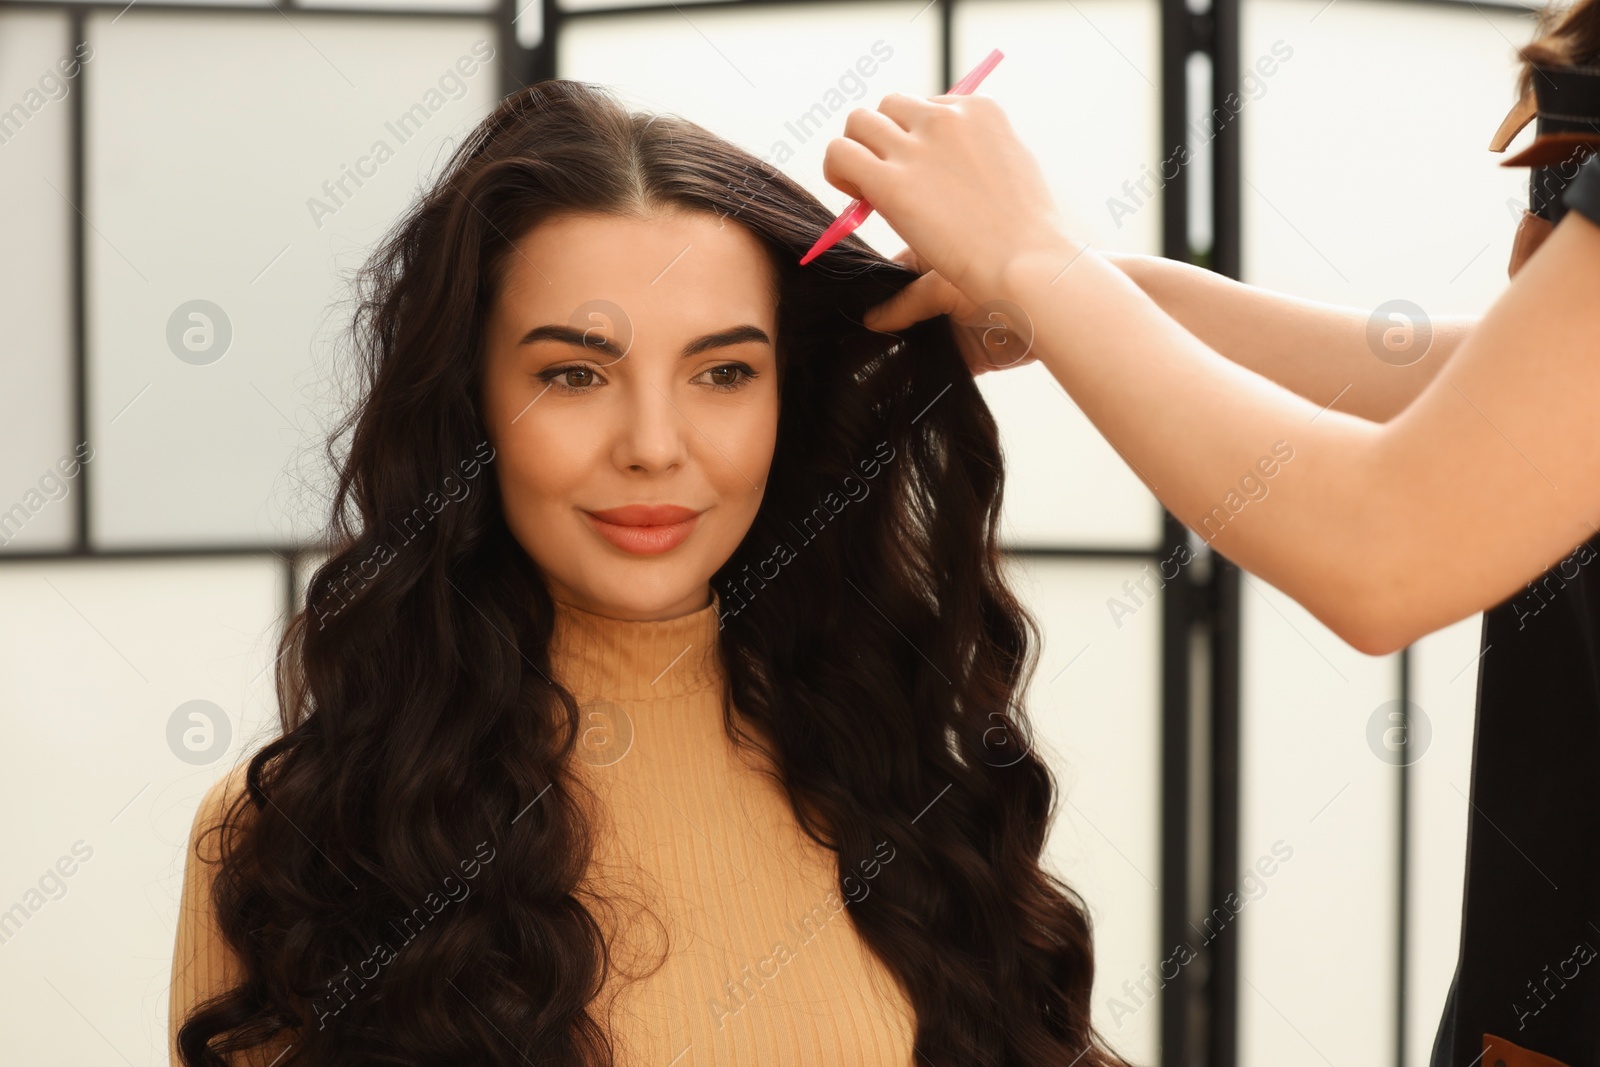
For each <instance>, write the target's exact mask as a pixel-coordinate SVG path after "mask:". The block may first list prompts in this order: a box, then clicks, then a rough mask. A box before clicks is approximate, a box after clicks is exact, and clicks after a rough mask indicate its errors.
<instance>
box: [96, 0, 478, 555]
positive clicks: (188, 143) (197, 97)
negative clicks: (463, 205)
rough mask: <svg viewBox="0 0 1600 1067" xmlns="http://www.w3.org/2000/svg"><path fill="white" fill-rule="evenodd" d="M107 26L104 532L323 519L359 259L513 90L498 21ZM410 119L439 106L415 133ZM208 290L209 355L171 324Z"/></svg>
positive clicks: (127, 539)
mask: <svg viewBox="0 0 1600 1067" xmlns="http://www.w3.org/2000/svg"><path fill="white" fill-rule="evenodd" d="M89 26H90V34H89V36H90V39H91V41H93V42H94V45H95V49H96V54H95V60H94V64H93V68H92V71H91V74H92V76H91V78H90V81H89V85H88V92H89V94H90V96H89V100H88V104H89V114H88V130H87V152H88V167H89V195H88V214H89V217H90V219H91V220H92V221H93V222H94V224H95V227H96V230H97V232H96V235H95V236H94V237H93V238H91V240H90V244H89V262H88V269H89V283H90V293H91V296H92V301H93V303H92V307H91V310H90V329H89V342H90V367H91V393H90V400H91V403H90V407H91V412H90V424H91V426H90V433H91V438H92V440H94V441H95V443H96V447H97V453H98V454H97V457H96V460H95V463H96V474H97V475H98V477H97V478H96V479H95V481H94V483H93V486H94V493H93V500H94V510H93V515H94V521H95V528H94V531H93V532H94V536H95V538H96V541H97V543H99V544H102V545H115V546H124V545H145V544H152V543H156V544H215V543H224V544H263V543H281V542H285V541H289V540H293V539H296V538H301V537H305V536H308V535H309V534H310V533H311V532H313V530H314V529H315V528H316V526H317V524H318V519H319V516H320V514H321V512H322V511H323V510H324V508H325V505H326V501H325V500H324V499H323V494H324V493H325V492H326V491H327V488H328V483H329V475H328V472H327V471H326V470H325V464H324V460H323V457H322V455H321V439H322V435H323V433H324V431H325V428H326V425H327V423H328V422H329V421H330V417H331V414H332V412H333V411H334V409H335V408H336V407H337V405H338V404H339V403H340V402H341V401H342V399H343V398H342V397H340V396H339V395H338V392H337V391H336V389H335V387H334V385H333V384H332V382H333V377H332V376H333V373H334V364H335V360H341V361H342V360H343V359H344V358H346V357H345V356H344V353H343V347H344V343H345V341H346V339H347V331H348V329H349V315H350V310H351V307H350V297H351V293H350V291H349V289H348V287H347V285H346V276H347V274H348V272H351V271H354V270H355V269H356V268H357V267H359V266H360V265H361V264H362V262H363V261H364V260H365V257H366V254H367V252H368V251H369V250H370V249H371V247H372V246H373V245H374V244H375V243H376V241H377V240H379V239H380V238H381V237H382V236H383V235H384V233H385V232H386V231H387V230H388V229H389V228H390V227H391V226H392V224H393V223H394V222H395V221H396V219H397V217H398V215H399V214H400V212H401V211H402V210H403V209H404V208H405V206H406V205H407V204H408V203H409V202H410V201H411V200H412V199H413V197H414V195H415V194H416V192H417V189H418V186H419V183H423V182H425V181H426V180H427V178H428V176H429V175H431V174H433V173H436V171H437V169H438V167H439V166H440V165H442V163H443V162H444V159H445V157H446V156H447V154H448V152H449V150H450V149H451V148H452V147H453V146H454V144H455V143H457V142H458V141H459V139H460V138H461V137H462V136H463V135H464V134H465V133H466V132H467V131H468V130H469V129H470V128H471V127H472V126H473V125H475V124H476V123H477V122H478V120H479V119H480V118H481V117H482V116H483V115H484V114H485V113H486V112H487V111H488V109H489V108H490V107H491V106H492V104H493V103H494V102H495V101H496V100H498V98H499V92H498V84H497V80H498V77H499V74H498V69H497V64H495V63H494V62H488V63H484V62H479V60H480V59H481V58H482V57H483V56H489V57H491V59H492V58H493V50H494V48H495V47H496V45H495V41H496V39H497V38H496V35H495V30H494V26H493V24H492V23H491V22H489V21H487V20H484V21H477V20H466V19H446V20H440V19H424V18H408V17H396V18H394V19H382V20H380V19H373V18H365V17H355V16H352V17H349V18H340V17H337V16H322V17H317V18H302V19H297V20H295V21H294V22H293V23H290V22H288V21H285V19H284V18H283V17H282V15H280V14H278V13H276V12H274V13H271V14H262V15H253V14H247V13H240V14H232V15H209V14H204V15H203V14H177V15H173V14H168V13H159V12H156V13H152V12H146V13H140V12H139V10H138V9H137V8H135V9H133V10H131V11H128V12H126V13H125V14H123V15H121V16H120V17H119V18H113V17H112V16H111V15H109V14H97V15H94V16H91V18H90V22H89ZM475 48H476V49H477V51H476V52H474V49H475ZM458 63H460V64H461V66H460V67H459V68H458V67H457V66H456V65H457V64H458ZM469 71H470V73H467V72H469ZM414 107H415V108H417V109H419V110H417V111H415V112H412V111H411V109H412V108H414ZM407 113H411V114H413V115H420V116H422V117H421V118H414V119H413V124H412V125H410V126H409V127H406V128H404V129H401V128H400V127H399V125H398V124H399V121H400V118H401V116H402V115H403V114H407ZM397 131H398V132H397ZM380 142H382V143H383V144H385V145H387V147H388V149H389V151H391V152H392V153H393V155H392V157H391V158H385V159H384V160H383V161H382V162H378V160H377V156H378V155H381V152H375V149H376V146H377V145H378V144H379V143H380ZM355 170H362V171H365V172H366V174H365V175H364V176H362V177H359V178H357V179H351V178H349V177H348V175H349V174H350V172H351V171H355ZM358 181H359V183H360V184H359V185H358V184H357V182H358ZM335 183H343V192H339V191H338V190H336V189H335V188H334V185H335ZM319 201H320V202H321V203H322V204H323V205H324V207H323V208H319V207H318V206H317V205H318V202H319ZM327 209H331V211H332V213H331V214H330V213H327ZM193 300H206V301H210V302H212V303H213V304H215V305H217V306H218V307H220V308H221V309H222V315H223V316H225V319H226V321H227V323H228V324H229V326H230V327H231V333H232V338H231V342H230V344H229V347H228V348H227V350H226V351H225V352H224V353H223V354H222V356H221V357H220V358H219V359H216V360H215V361H214V362H210V363H200V364H196V363H194V362H187V361H185V359H180V358H179V355H178V354H177V353H178V352H179V351H181V350H182V346H181V344H179V345H177V346H175V345H174V343H173V342H172V341H170V340H169V328H170V327H171V325H172V323H173V322H174V320H176V321H177V323H178V327H179V332H180V334H181V332H182V327H183V325H184V319H183V317H182V316H181V315H178V313H179V312H180V309H182V308H183V306H184V305H185V304H187V303H188V302H189V301H193ZM214 336H220V333H219V334H216V335H214ZM335 345H338V346H340V347H339V348H338V349H335V348H334V347H333V346H335Z"/></svg>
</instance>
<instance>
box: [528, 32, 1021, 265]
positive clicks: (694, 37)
mask: <svg viewBox="0 0 1600 1067" xmlns="http://www.w3.org/2000/svg"><path fill="white" fill-rule="evenodd" d="M921 7H922V4H919V3H859V4H849V5H844V4H830V5H828V6H827V7H825V8H817V7H811V8H803V7H798V6H796V7H789V6H785V7H780V8H756V9H749V8H746V9H743V10H727V11H724V10H719V9H712V10H695V11H693V12H687V13H685V12H678V11H668V12H665V13H663V14H660V15H653V14H651V15H637V16H629V17H626V18H623V17H616V18H600V19H583V20H578V21H575V22H573V23H571V24H570V25H568V26H565V27H563V29H562V31H561V32H562V37H561V47H560V49H559V50H558V62H559V64H560V70H559V74H560V76H561V77H563V78H581V79H583V80H585V81H595V82H600V83H602V84H605V85H607V86H609V87H611V88H613V89H615V90H616V91H617V93H618V95H619V96H620V97H621V98H622V99H623V100H624V101H626V102H627V103H628V104H629V106H631V107H634V108H636V109H639V110H644V111H651V112H668V113H674V114H679V115H682V116H684V117H685V118H688V119H691V120H693V121H694V122H697V123H699V124H700V125H702V126H704V127H706V128H707V129H709V130H711V131H713V132H715V133H717V134H718V135H720V136H722V137H725V138H727V139H728V140H730V141H732V142H733V143H734V144H737V145H739V146H740V147H742V148H744V149H745V150H746V151H748V152H751V153H752V154H754V155H755V156H756V157H758V158H760V159H762V160H764V161H766V162H769V163H771V164H772V165H773V166H774V167H777V168H778V169H779V170H782V171H783V172H784V173H785V174H787V175H788V176H789V177H791V178H793V179H794V180H795V181H797V182H799V183H800V184H801V185H803V186H804V187H805V188H807V189H809V190H810V191H811V192H812V193H814V194H815V195H816V196H817V197H818V198H819V199H820V200H821V201H822V202H823V203H824V204H827V205H828V206H829V207H830V208H832V209H834V210H835V211H841V210H843V209H844V206H845V205H846V204H848V203H849V202H850V198H849V197H848V196H846V195H845V194H844V193H841V192H840V191H839V190H837V189H835V188H834V187H833V186H831V185H829V184H828V183H827V182H826V181H824V180H823V177H822V156H823V153H824V151H826V149H827V146H828V142H829V141H830V140H832V139H833V138H835V137H837V136H840V135H841V134H842V133H843V132H844V121H845V116H846V115H848V114H849V113H850V111H851V110H853V109H855V108H858V107H865V108H874V107H877V106H878V102H879V101H880V100H882V99H883V97H884V96H885V95H886V94H888V93H891V92H912V93H923V94H933V93H940V92H943V91H944V90H945V89H947V88H949V86H939V87H937V88H934V86H935V85H936V83H937V82H938V80H939V79H938V73H939V72H938V55H939V49H938V31H939V20H938V18H937V17H935V15H934V14H922V15H920V16H919V15H918V10H919V8H921ZM875 46H876V48H877V52H876V53H875V52H874V47H875ZM885 56H887V58H884V57H885ZM858 63H859V64H861V65H860V66H859V67H858V66H857V64H858ZM1001 66H1002V67H1003V66H1004V64H1003V63H1002V64H1001ZM865 70H870V71H871V72H872V73H871V74H870V75H868V74H863V73H862V71H865ZM998 73H999V72H998V71H996V75H994V76H998ZM994 76H991V77H994ZM988 84H989V82H987V81H985V83H984V85H985V87H987V86H988ZM823 115H826V116H827V119H826V122H825V125H824V126H823V127H821V128H820V129H819V128H817V127H816V126H815V124H814V122H815V118H817V117H821V116H823ZM801 116H809V117H812V119H813V124H812V125H809V126H805V127H801V126H800V125H799V123H800V119H801ZM856 232H857V233H858V234H860V235H861V237H862V238H863V239H864V240H866V241H867V242H868V243H869V244H871V245H873V246H874V247H877V248H880V249H885V250H887V251H888V252H889V253H890V254H893V252H894V251H895V250H896V249H898V248H901V247H903V246H904V242H902V241H900V240H899V238H897V237H895V236H894V231H893V230H891V229H890V228H889V226H888V224H887V223H885V222H884V221H883V218H882V216H880V215H876V214H875V215H873V216H872V217H871V218H869V219H868V220H867V221H866V222H865V223H863V224H862V226H861V228H860V229H859V230H857V231H856ZM819 236H820V235H819Z"/></svg>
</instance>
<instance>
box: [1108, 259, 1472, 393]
mask: <svg viewBox="0 0 1600 1067" xmlns="http://www.w3.org/2000/svg"><path fill="white" fill-rule="evenodd" d="M1101 255H1103V256H1104V257H1105V258H1106V259H1108V260H1109V261H1110V262H1111V263H1113V264H1114V265H1115V266H1116V267H1117V268H1118V269H1119V270H1121V271H1122V272H1123V273H1124V274H1126V275H1127V276H1128V277H1130V278H1132V279H1133V280H1134V281H1135V282H1136V283H1138V285H1139V287H1140V288H1141V289H1143V290H1144V291H1145V293H1146V295H1148V296H1149V297H1150V298H1151V299H1152V300H1154V301H1155V302H1156V303H1157V304H1159V305H1161V309H1162V310H1163V311H1165V312H1166V313H1167V314H1168V315H1171V316H1172V317H1173V318H1174V319H1176V320H1177V321H1178V322H1179V323H1180V324H1181V325H1182V326H1183V327H1184V328H1185V329H1187V330H1188V331H1189V332H1190V333H1193V334H1194V335H1195V336H1196V337H1198V338H1200V340H1202V341H1204V342H1205V343H1206V344H1207V345H1209V346H1210V347H1211V348H1213V349H1215V350H1216V351H1218V352H1220V353H1221V354H1222V355H1224V356H1227V357H1228V358H1229V359H1231V360H1233V361H1234V362H1235V363H1238V364H1240V365H1241V366H1244V367H1248V368H1250V369H1251V370H1253V371H1255V372H1256V373H1257V374H1261V375H1263V376H1265V377H1267V378H1270V379H1271V380H1272V381H1275V382H1277V383H1278V384H1279V385H1281V386H1283V387H1284V388H1285V389H1289V390H1292V391H1293V392H1295V393H1298V394H1299V395H1301V396H1303V397H1305V398H1306V399H1307V400H1310V401H1312V402H1313V403H1315V404H1316V405H1317V406H1318V407H1322V406H1323V405H1325V404H1329V403H1332V405H1333V408H1334V410H1336V411H1344V412H1348V413H1350V414H1352V415H1359V416H1361V417H1362V418H1365V419H1371V420H1373V421H1376V422H1384V421H1387V420H1388V419H1390V418H1392V417H1393V416H1394V415H1396V414H1398V413H1399V412H1401V411H1403V410H1404V409H1405V407H1406V405H1408V404H1409V403H1411V401H1412V400H1413V399H1414V398H1415V397H1416V396H1417V394H1419V393H1420V392H1422V390H1423V388H1424V387H1426V386H1427V384H1428V382H1429V381H1431V380H1432V379H1433V377H1434V375H1435V374H1436V373H1437V372H1438V369H1439V368H1440V367H1441V366H1443V365H1444V363H1445V361H1446V360H1447V359H1448V358H1449V357H1450V354H1451V352H1452V351H1454V349H1455V347H1456V345H1457V344H1458V343H1459V342H1460V340H1461V338H1462V337H1463V336H1465V334H1466V332H1467V330H1468V329H1469V328H1470V327H1471V325H1472V323H1473V322H1474V321H1475V320H1473V319H1470V318H1446V319H1437V320H1434V321H1433V322H1432V323H1431V324H1430V325H1431V329H1432V341H1431V343H1430V344H1429V346H1428V349H1427V351H1426V353H1425V354H1424V355H1423V356H1422V358H1421V359H1419V360H1417V361H1416V362H1413V363H1410V364H1407V365H1405V366H1396V365H1395V363H1394V361H1389V362H1386V361H1384V360H1382V359H1380V358H1378V356H1377V355H1376V354H1375V353H1374V352H1373V350H1372V348H1371V347H1370V346H1369V344H1368V341H1367V319H1368V312H1365V311H1362V310H1360V309H1358V308H1347V307H1339V306H1336V305H1333V304H1323V303H1319V302H1316V301H1311V300H1303V299H1300V298H1298V297H1293V296H1288V295H1285V294H1283V293H1277V292H1273V291H1271V290H1269V289H1262V288H1259V287H1257V286H1251V285H1245V284H1243V283H1241V282H1237V281H1234V280H1233V279H1231V278H1226V277H1224V276H1222V275H1220V274H1217V273H1215V272H1214V271H1209V270H1206V269H1205V268H1203V267H1197V266H1195V265H1193V264H1190V263H1180V262H1179V261H1177V260H1173V259H1166V258H1163V257H1161V256H1145V255H1137V254H1134V253H1130V252H1109V253H1107V252H1102V253H1101ZM1336 398H1337V399H1336Z"/></svg>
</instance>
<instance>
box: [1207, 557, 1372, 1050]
mask: <svg viewBox="0 0 1600 1067" xmlns="http://www.w3.org/2000/svg"><path fill="white" fill-rule="evenodd" d="M1240 598H1241V603H1242V607H1241V616H1242V620H1241V623H1242V634H1243V648H1244V659H1243V663H1242V665H1241V668H1240V670H1241V699H1240V704H1241V707H1240V717H1241V726H1240V820H1239V821H1240V831H1239V834H1240V836H1239V860H1240V868H1241V869H1240V887H1241V888H1240V889H1239V890H1236V893H1237V897H1238V903H1239V904H1240V906H1239V907H1238V908H1237V914H1236V916H1234V917H1233V918H1231V919H1229V920H1228V921H1229V922H1231V923H1238V924H1239V933H1240V934H1241V935H1242V941H1241V946H1240V963H1239V968H1240V983H1239V1063H1240V1065H1241V1067H1327V1064H1329V1063H1335V1064H1346V1063H1349V1064H1355V1063H1360V1064H1366V1065H1372V1067H1378V1065H1383V1064H1392V1063H1393V1062H1394V1014H1395V1002H1396V997H1395V994H1396V989H1395V958H1396V956H1395V954H1396V950H1395V939H1396V936H1397V934H1398V907H1397V903H1398V902H1397V894H1398V888H1397V887H1398V885H1399V882H1398V869H1397V866H1396V850H1397V848H1398V840H1397V837H1398V832H1397V831H1398V814H1399V791H1398V786H1399V770H1398V768H1397V767H1396V766H1395V765H1394V764H1393V763H1391V762H1386V761H1385V760H1384V759H1382V758H1380V756H1379V754H1378V752H1377V751H1375V750H1374V749H1373V748H1372V747H1370V746H1369V744H1368V741H1367V730H1368V725H1369V722H1370V721H1371V720H1372V718H1373V716H1374V715H1375V714H1378V715H1380V717H1382V715H1383V710H1384V705H1385V704H1386V702H1388V701H1391V700H1394V699H1396V698H1397V697H1398V695H1399V685H1398V682H1399V675H1398V669H1397V668H1398V662H1397V661H1398V657H1397V656H1384V657H1374V656H1366V655H1362V654H1361V653H1359V652H1357V651H1355V650H1354V649H1352V648H1351V647H1350V646H1349V645H1347V644H1345V643H1344V642H1343V641H1341V640H1339V638H1337V637H1336V636H1334V634H1333V633H1332V631H1330V630H1328V629H1327V628H1326V627H1324V626H1323V625H1322V624H1321V623H1319V622H1318V621H1317V620H1316V619H1314V618H1312V616H1311V615H1310V613H1309V612H1307V611H1306V610H1305V609H1304V608H1302V607H1300V606H1299V605H1298V604H1296V603H1294V602H1293V601H1291V600H1290V599H1289V598H1288V597H1286V596H1284V595H1283V594H1282V593H1280V592H1278V591H1277V590H1276V589H1274V588H1272V587H1271V586H1269V585H1267V584H1266V583H1265V582H1263V581H1261V580H1260V579H1258V578H1253V577H1250V576H1248V575H1247V576H1245V577H1244V588H1243V589H1242V590H1241V593H1240ZM1280 842H1281V844H1279V843H1280ZM1274 847H1277V848H1278V850H1279V852H1278V853H1277V854H1274V851H1273V850H1274ZM1286 853H1287V855H1285V854H1286ZM1263 858H1266V863H1265V864H1264V865H1263V866H1260V867H1257V864H1259V863H1261V862H1262V860H1263ZM1252 868H1255V870H1256V872H1257V874H1256V877H1255V878H1254V879H1248V880H1247V878H1246V872H1248V871H1250V870H1251V869H1252ZM1220 906H1228V907H1229V911H1230V912H1232V911H1233V910H1234V909H1233V908H1232V906H1231V905H1228V902H1227V900H1226V898H1225V899H1224V900H1223V901H1215V902H1213V907H1220ZM1213 914H1215V913H1213ZM1216 928H1217V929H1223V928H1225V924H1224V923H1223V922H1222V921H1221V919H1220V918H1219V919H1218V922H1217V924H1216ZM1352 1020H1358V1021H1359V1022H1358V1024H1354V1025H1353V1024H1352Z"/></svg>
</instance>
